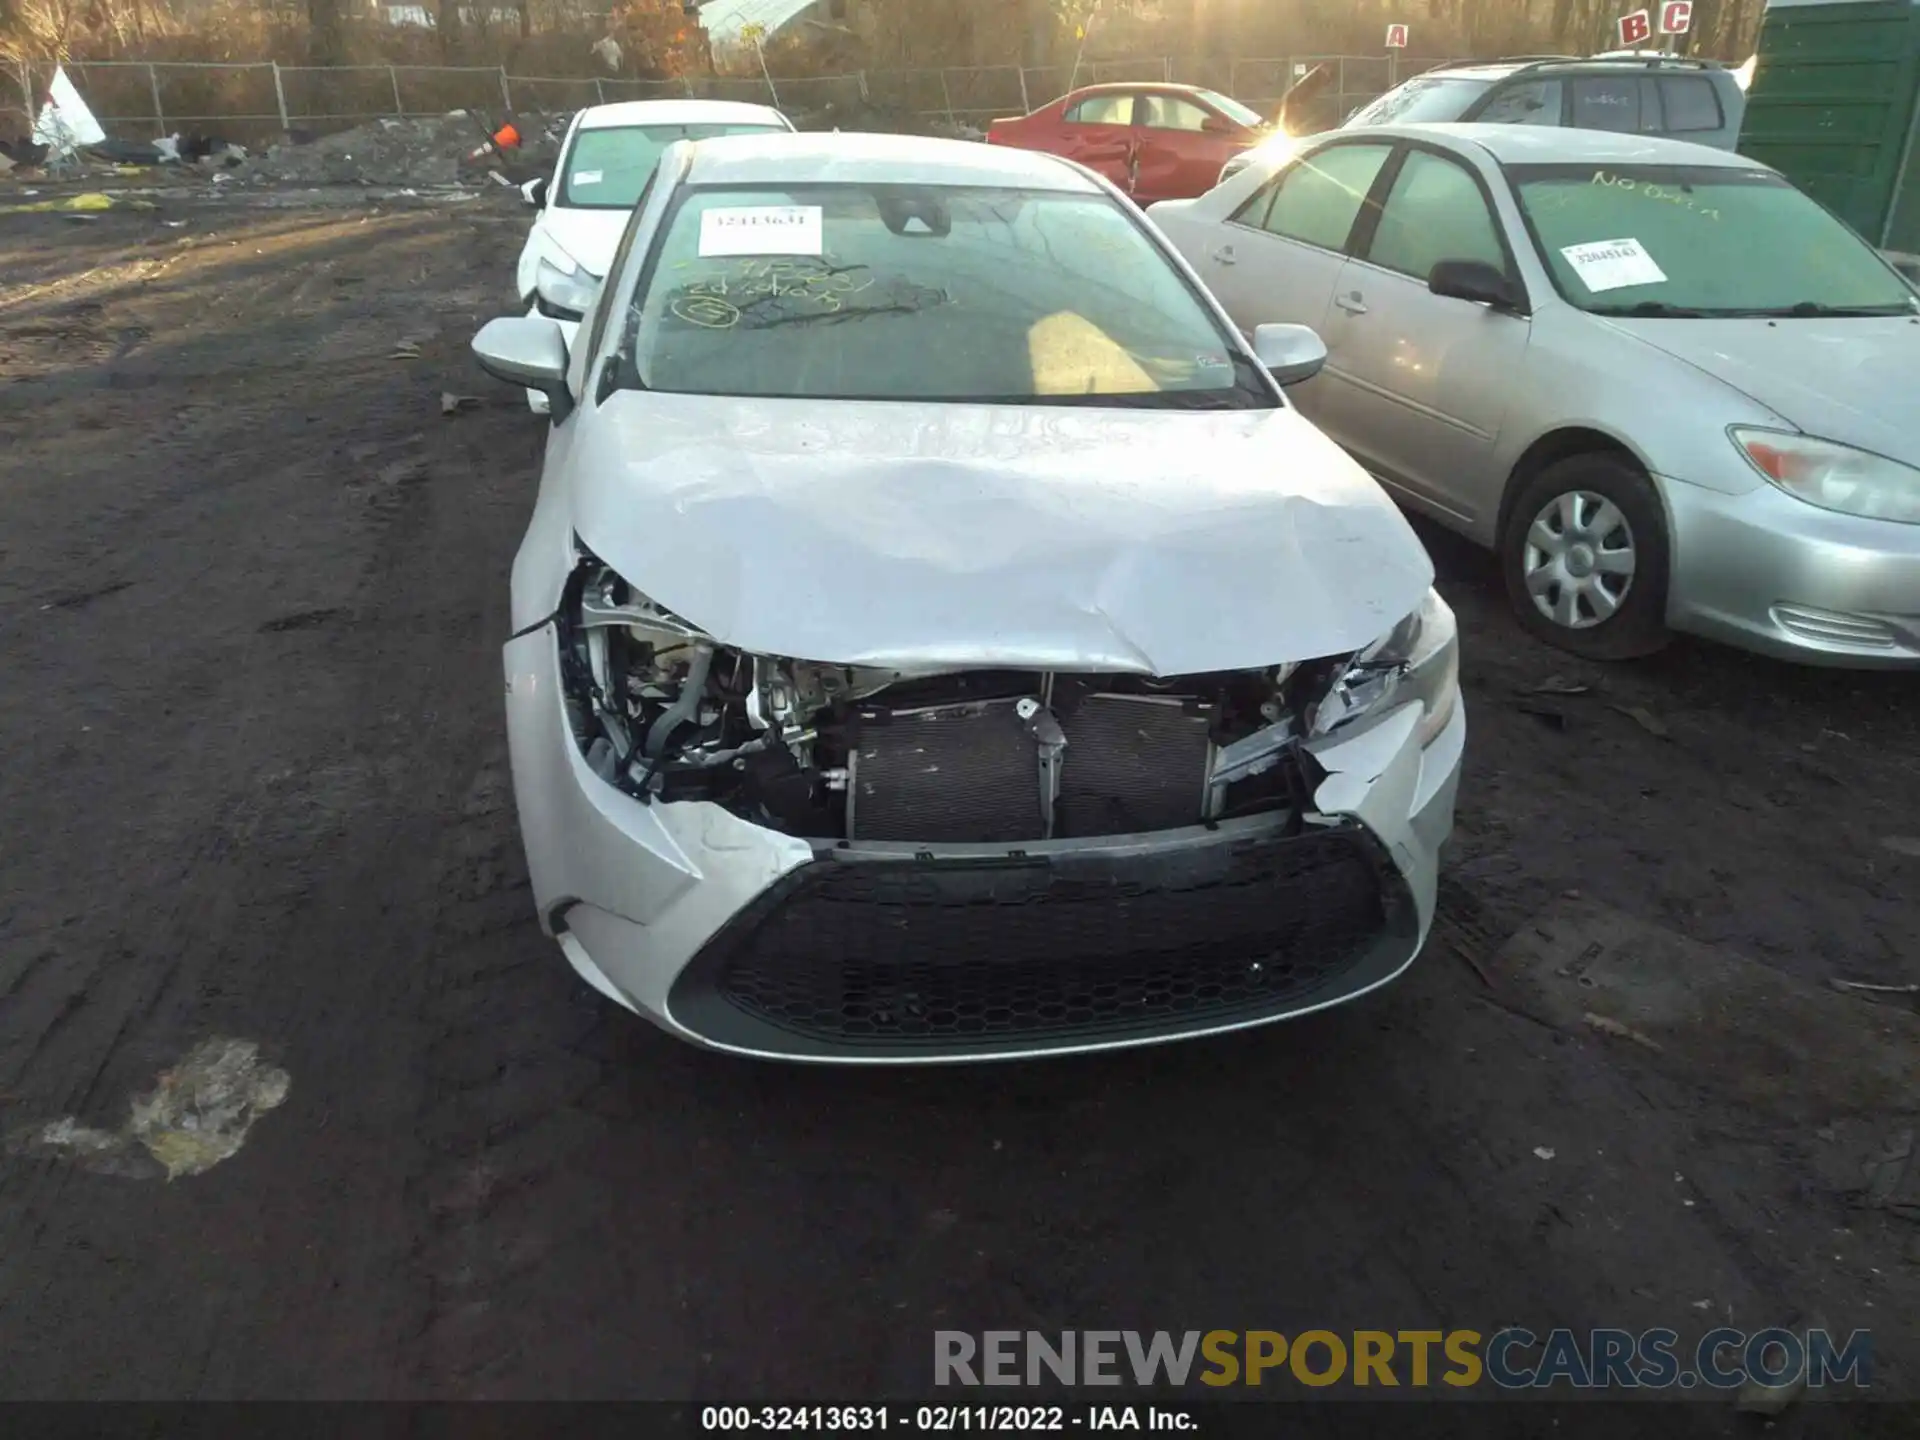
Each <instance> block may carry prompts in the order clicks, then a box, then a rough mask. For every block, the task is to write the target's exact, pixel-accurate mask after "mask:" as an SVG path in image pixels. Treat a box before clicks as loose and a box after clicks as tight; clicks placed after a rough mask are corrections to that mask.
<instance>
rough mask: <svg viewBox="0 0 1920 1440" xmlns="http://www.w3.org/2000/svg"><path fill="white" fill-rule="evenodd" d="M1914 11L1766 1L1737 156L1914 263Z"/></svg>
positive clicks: (1917, 14)
mask: <svg viewBox="0 0 1920 1440" xmlns="http://www.w3.org/2000/svg"><path fill="white" fill-rule="evenodd" d="M1916 97H1920V0H1770V3H1769V4H1768V6H1767V10H1766V18H1765V20H1764V21H1763V22H1762V24H1761V27H1760V50H1759V63H1758V64H1757V65H1756V67H1755V69H1754V75H1753V83H1752V86H1751V88H1750V89H1749V90H1748V93H1747V114H1746V121H1745V124H1744V125H1743V126H1742V128H1741V132H1740V153H1741V154H1743V155H1748V156H1751V157H1752V158H1753V159H1755V160H1758V161H1760V162H1761V163H1762V164H1765V165H1771V166H1772V167H1773V168H1774V169H1776V170H1778V171H1779V172H1780V173H1781V174H1783V175H1785V176H1786V177H1787V178H1788V179H1789V180H1792V181H1793V182H1794V184H1796V185H1798V186H1799V187H1800V188H1801V189H1802V190H1805V191H1806V192H1807V193H1808V194H1809V195H1812V196H1813V197H1814V198H1815V199H1817V200H1819V201H1821V202H1822V203H1823V204H1825V205H1826V206H1827V207H1828V208H1830V209H1831V210H1833V211H1834V212H1835V213H1837V214H1838V215H1839V216H1840V217H1841V218H1842V219H1844V220H1845V221H1846V222H1847V223H1848V224H1849V225H1851V226H1853V228H1854V229H1856V230H1858V231H1859V232H1860V233H1861V234H1862V235H1864V236H1865V237H1866V238H1867V239H1868V240H1870V241H1872V242H1873V243H1874V244H1875V245H1878V246H1879V247H1880V248H1881V249H1883V250H1888V251H1894V252H1898V253H1905V254H1913V253H1916V252H1920V181H1917V180H1916V178H1915V176H1914V164H1915V155H1914V131H1915V127H1916V124H1920V104H1916Z"/></svg>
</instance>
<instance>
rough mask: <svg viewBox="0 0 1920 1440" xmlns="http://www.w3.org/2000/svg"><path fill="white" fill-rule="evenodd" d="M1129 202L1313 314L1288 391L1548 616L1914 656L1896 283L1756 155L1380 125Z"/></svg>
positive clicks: (1873, 658)
mask: <svg viewBox="0 0 1920 1440" xmlns="http://www.w3.org/2000/svg"><path fill="white" fill-rule="evenodd" d="M1150 214H1151V216H1152V218H1153V220H1154V221H1155V223H1157V224H1158V225H1159V226H1160V227H1161V229H1162V230H1163V231H1164V232H1165V233H1166V235H1167V236H1168V237H1169V238H1170V239H1171V240H1172V241H1173V243H1174V244H1175V245H1176V246H1177V247H1178V248H1179V249H1180V250H1181V252H1182V253H1183V254H1185V255H1186V256H1187V257H1188V258H1189V259H1191V260H1192V261H1193V262H1194V265H1195V266H1196V268H1197V269H1198V271H1199V273H1200V274H1201V275H1202V277H1203V278H1204V279H1205V280H1206V283H1207V284H1208V286H1209V287H1211V288H1212V289H1213V291H1214V292H1215V294H1217V295H1218V297H1219V298H1220V300H1221V301H1222V302H1223V303H1224V304H1225V305H1226V307H1227V310H1228V311H1229V313H1231V314H1232V315H1233V317H1234V318H1235V319H1236V320H1237V321H1238V322H1239V323H1240V324H1241V325H1242V326H1244V327H1247V328H1249V329H1251V328H1253V327H1256V326H1259V325H1262V324H1266V323H1270V322H1276V321H1287V322H1294V323H1298V324H1304V325H1310V326H1314V327H1316V328H1317V329H1318V330H1319V331H1320V333H1321V334H1322V336H1323V337H1324V338H1325V340H1326V344H1327V349H1328V351H1329V358H1328V360H1327V363H1326V366H1325V367H1324V370H1323V372H1322V373H1321V374H1320V375H1318V376H1317V377H1316V378H1315V379H1314V380H1313V381H1312V382H1311V383H1310V384H1308V385H1306V386H1303V387H1302V388H1301V389H1300V390H1299V391H1298V392H1297V399H1298V401H1299V404H1300V407H1301V409H1302V410H1304V411H1305V412H1306V414H1307V415H1308V416H1309V417H1311V418H1312V419H1313V421H1314V422H1315V423H1316V424H1318V425H1320V426H1321V427H1322V428H1323V429H1325V430H1326V432H1327V433H1328V434H1329V435H1331V436H1333V438H1334V439H1336V440H1338V441H1339V442H1340V443H1341V444H1342V445H1344V446H1346V447H1347V449H1348V450H1349V451H1351V452H1352V453H1353V454H1354V455H1355V456H1356V457H1357V458H1358V459H1360V460H1361V462H1362V463H1363V464H1365V465H1366V466H1367V468H1368V469H1369V470H1371V471H1372V472H1373V473H1374V474H1375V475H1376V476H1378V477H1379V478H1380V479H1381V480H1382V481H1384V482H1385V483H1386V484H1387V485H1389V486H1390V487H1392V489H1393V492H1394V493H1395V495H1396V496H1398V497H1399V498H1400V499H1401V500H1403V501H1405V502H1406V503H1407V504H1408V505H1410V506H1413V507H1414V508H1416V509H1419V510H1422V511H1424V512H1426V513H1427V514H1428V515H1430V516H1432V517H1433V518H1435V519H1436V520H1438V521H1439V522H1440V523H1442V524H1444V525H1447V526H1450V527H1452V528H1454V529H1457V530H1459V531H1461V532H1463V533H1464V534H1466V535H1468V536H1470V537H1471V538H1473V539H1475V540H1477V541H1479V542H1480V543H1481V544H1483V545H1487V546H1490V547H1492V548H1494V549H1495V550H1497V551H1498V552H1499V554H1500V557H1501V562H1502V569H1503V570H1504V572H1505V577H1506V583H1507V588H1508V591H1509V593H1510V594H1511V596H1512V598H1513V602H1514V606H1515V608H1516V610H1517V612H1518V614H1519V616H1520V619H1521V621H1522V623H1524V624H1526V625H1527V626H1529V627H1530V628H1531V629H1533V630H1534V632H1535V633H1536V634H1538V635H1540V636H1541V637H1542V638H1544V639H1546V640H1549V641H1551V642H1552V643H1554V644H1557V645H1560V646H1563V647H1564V648H1566V649H1569V650H1573V651H1576V652H1578V653H1581V654H1585V655H1590V656H1593V657H1596V658H1600V659H1619V658H1624V657H1627V656H1632V655H1638V654H1644V653H1646V652H1647V651H1650V650H1653V649H1656V648H1657V647H1658V646H1659V645H1660V644H1661V643H1662V642H1663V641H1664V640H1665V638H1666V636H1667V634H1668V632H1669V630H1684V631H1691V632H1693V633H1695V634H1699V635H1706V636H1711V637H1713V638H1715V639H1720V640H1726V641H1729V642H1731V643H1733V644H1736V645H1742V646H1745V647H1747V648H1749V649H1753V650H1759V651H1763V652H1766V653H1769V654H1774V655H1779V656H1784V657H1786V658H1789V659H1796V660H1803V661H1811V662H1817V663H1822V664H1836V665H1849V666H1887V667H1910V666H1917V665H1920V423H1916V420H1915V415H1916V410H1915V406H1914V388H1915V376H1916V374H1920V295H1916V294H1915V291H1914V287H1913V285H1912V284H1910V283H1909V282H1908V281H1907V280H1906V279H1904V278H1903V277H1902V276H1901V275H1900V274H1899V272H1897V271H1896V270H1894V269H1893V268H1892V266H1890V265H1888V264H1887V263H1886V262H1885V261H1884V260H1882V259H1881V258H1880V256H1878V255H1877V254H1875V253H1874V251H1873V250H1872V249H1871V248H1870V247H1869V246H1868V245H1867V244H1866V243H1865V242H1864V241H1863V240H1861V239H1860V237H1859V236H1857V235H1855V234H1854V233H1853V232H1852V231H1851V230H1849V229H1847V227H1846V226H1845V225H1843V224H1841V222H1840V221H1839V220H1837V219H1835V218H1834V217H1833V216H1832V215H1831V214H1829V213H1828V212H1827V211H1826V210H1824V209H1822V208H1821V207H1820V206H1819V205H1818V204H1816V203H1815V202H1814V201H1813V200H1811V199H1810V198H1808V197H1807V196H1806V195H1804V194H1802V193H1801V192H1800V191H1798V190H1796V189H1795V188H1794V187H1793V186H1792V185H1791V184H1789V183H1788V182H1787V181H1786V180H1785V179H1783V178H1782V177H1781V176H1780V175H1778V174H1776V173H1775V172H1774V171H1772V170H1769V169H1767V168H1766V167H1765V166H1763V165H1759V164H1756V163H1755V162H1753V161H1751V160H1747V159H1744V158H1742V157H1740V156H1738V155H1734V154H1731V153H1729V152H1727V151H1725V150H1717V149H1709V148H1707V147H1705V146H1700V145H1689V144H1685V143H1682V142H1680V141H1677V140H1664V139H1658V138H1653V137H1649V136H1644V135H1630V134H1614V133H1610V132H1607V131H1601V130H1573V129H1551V128H1534V127H1531V126H1524V125H1399V126H1379V127H1374V128H1371V129H1364V130H1339V131H1335V132H1333V133H1332V134H1331V135H1329V136H1325V137H1316V138H1315V139H1314V140H1313V141H1312V142H1308V143H1305V144H1303V145H1302V146H1301V147H1300V149H1299V150H1298V152H1297V153H1296V154H1294V155H1292V156H1290V157H1286V156H1279V157H1269V158H1268V159H1267V160H1266V161H1265V162H1264V163H1262V164H1258V165H1251V166H1249V167H1248V168H1247V169H1246V170H1244V171H1242V172H1241V173H1240V174H1239V175H1237V176H1235V177H1234V178H1233V179H1232V180H1231V181H1229V182H1227V183H1226V184H1224V185H1221V186H1219V187H1218V188H1217V189H1215V190H1213V191H1211V192H1210V193H1208V194H1207V195H1204V196H1202V197H1201V198H1200V199H1198V200H1191V201H1170V202H1168V203H1166V204H1163V205H1156V206H1154V207H1153V209H1152V211H1151V212H1150Z"/></svg>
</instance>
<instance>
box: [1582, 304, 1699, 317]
mask: <svg viewBox="0 0 1920 1440" xmlns="http://www.w3.org/2000/svg"><path fill="white" fill-rule="evenodd" d="M1587 309H1588V311H1589V312H1590V313H1591V314H1594V315H1627V316H1632V315H1642V316H1645V317H1647V318H1648V319H1652V320H1703V319H1705V318H1706V317H1707V315H1708V314H1710V313H1712V312H1709V311H1706V310H1696V309H1694V308H1693V307H1692V306H1690V305H1670V304H1668V303H1667V302H1666V301H1665V300H1641V301H1637V302H1636V303H1634V304H1632V305H1590V306H1588V307H1587Z"/></svg>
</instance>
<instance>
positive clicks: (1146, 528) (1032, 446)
mask: <svg viewBox="0 0 1920 1440" xmlns="http://www.w3.org/2000/svg"><path fill="white" fill-rule="evenodd" d="M593 419H594V423H593V424H592V425H591V426H589V427H588V428H587V430H586V433H584V434H583V435H582V437H581V441H580V445H581V449H580V450H578V451H576V452H575V453H574V454H573V455H572V456H571V457H570V460H569V472H570V474H571V475H572V477H573V478H572V506H573V515H574V524H575V529H576V530H577V532H578V533H579V535H580V538H581V539H582V540H583V541H584V542H585V543H586V545H587V546H588V547H589V548H590V549H592V550H593V552H594V553H595V554H597V555H598V556H599V557H600V558H601V559H603V560H605V561H606V562H607V563H608V564H610V565H612V566H613V567H614V568H615V569H616V570H618V571H619V572H620V573H621V574H622V575H623V576H625V577H626V579H627V580H628V581H630V582H631V583H632V584H634V585H635V586H637V587H638V588H639V589H641V590H642V591H644V592H645V593H646V594H647V595H649V596H650V597H652V599H654V600H655V601H656V602H658V603H659V604H661V605H664V606H665V607H667V608H668V609H670V610H672V611H674V612H676V613H677V614H679V615H681V616H682V617H684V618H685V619H687V620H690V621H692V622H693V623H694V624H696V625H699V626H701V627H702V628H704V629H705V630H706V631H707V632H708V633H709V634H711V635H712V636H713V637H714V638H715V639H716V640H718V641H720V642H722V643H724V644H728V645H732V646H736V647H738V648H740V649H743V650H747V651H750V652H753V653H757V654H767V655H778V656H784V657H790V658H799V659H806V660H818V661H827V662H833V663H840V664H848V665H875V666H885V667H900V668H905V667H909V666H925V665H952V666H956V667H962V666H964V667H987V666H1007V667H1012V668H1035V669H1046V668H1058V669H1081V670H1100V671H1113V672H1131V673H1137V674H1157V675H1179V674H1195V673H1200V672H1205V671H1213V670H1229V669H1251V668H1254V667H1257V666H1262V665H1271V664H1274V663H1277V662H1280V661H1286V660H1306V659H1311V658H1315V657H1318V656H1323V655H1333V654H1339V653H1344V652H1347V651H1352V650H1356V649H1358V648H1360V647H1361V646H1363V645H1366V644H1368V643H1369V642H1371V641H1373V640H1375V639H1377V638H1378V637H1379V636H1381V635H1382V634H1384V633H1385V632H1386V631H1387V630H1389V629H1390V628H1391V627H1392V626H1393V625H1394V624H1396V623H1397V622H1398V621H1400V620H1401V619H1402V618H1404V617H1405V616H1406V615H1408V614H1409V613H1411V612H1412V611H1413V610H1414V609H1415V608H1416V607H1417V606H1418V605H1419V604H1420V602H1421V599H1422V597H1423V596H1424V595H1425V594H1426V590H1427V587H1428V586H1429V585H1430V584H1431V583H1432V579H1433V567H1432V564H1431V562H1430V561H1429V560H1428V558H1427V553H1426V551H1425V549H1424V548H1423V547H1422V546H1421V544H1420V542H1419V540H1418V539H1417V538H1416V537H1415V535H1414V534H1413V531H1412V530H1411V529H1410V528H1409V527H1408V525H1407V523H1406V521H1405V520H1404V519H1403V518H1402V517H1401V515H1400V513H1399V511H1398V510H1397V509H1395V508H1394V505H1393V503H1392V502H1391V501H1390V500H1388V499H1387V497H1386V495H1385V493H1384V492H1383V491H1381V489H1380V488H1379V487H1378V486H1377V485H1376V484H1375V483H1374V481H1373V480H1372V478H1371V477H1369V476H1368V475H1367V474H1366V473H1365V472H1364V471H1362V470H1361V469H1360V468H1359V466H1357V465H1356V464H1355V463H1354V462H1353V461H1352V460H1351V459H1350V458H1348V456H1347V455H1346V454H1345V452H1344V451H1342V450H1340V449H1339V448H1338V447H1337V446H1336V445H1334V443H1333V442H1332V441H1330V440H1328V439H1327V438H1326V437H1325V436H1323V435H1322V434H1321V433H1320V432H1319V431H1317V430H1315V429H1314V428H1313V427H1312V426H1311V425H1310V424H1308V423H1307V422H1306V421H1305V420H1303V419H1302V418H1301V417H1300V415H1299V413H1298V412H1297V411H1295V410H1292V409H1284V410H1265V411H1225V412H1178V411H1164V410H1162V411H1138V410H1135V411H1125V410H1082V409H1067V408H1049V407H1043V406H986V405H981V406H968V405H921V404H905V403H864V402H862V403H834V402H823V403H814V402H808V401H801V400H774V401H767V400H730V399H724V398H716V397H708V396H679V395H666V394H647V393H634V392H626V393H622V394H619V395H616V396H614V397H613V398H612V399H611V400H610V401H609V402H608V403H607V405H606V406H604V407H603V408H602V409H601V410H600V411H599V412H597V413H596V415H595V416H594V417H593Z"/></svg>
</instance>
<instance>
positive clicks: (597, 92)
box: [593, 75, 607, 105]
mask: <svg viewBox="0 0 1920 1440" xmlns="http://www.w3.org/2000/svg"><path fill="white" fill-rule="evenodd" d="M593 95H594V99H595V100H596V101H597V102H598V103H599V104H601V105H604V104H606V103H607V87H606V86H605V85H602V84H601V83H600V77H599V76H597V75H596V76H595V77H594V79H593Z"/></svg>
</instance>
